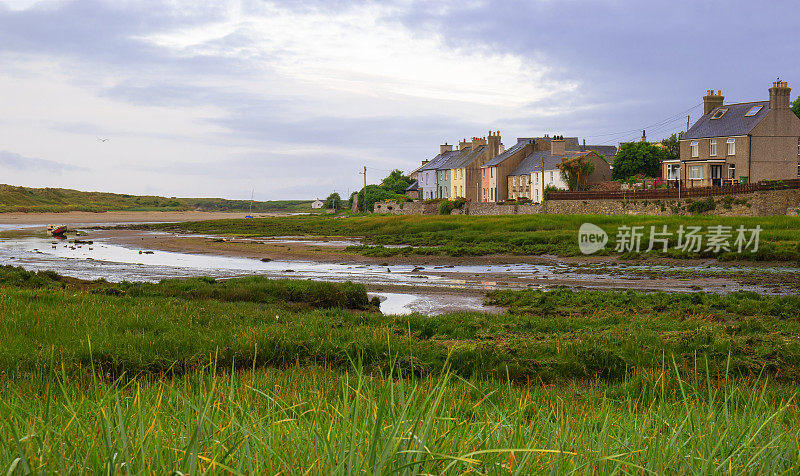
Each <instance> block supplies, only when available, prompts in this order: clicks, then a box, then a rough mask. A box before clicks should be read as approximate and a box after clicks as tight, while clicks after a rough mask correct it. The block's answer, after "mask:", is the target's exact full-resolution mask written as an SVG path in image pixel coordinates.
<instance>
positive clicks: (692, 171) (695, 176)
mask: <svg viewBox="0 0 800 476" xmlns="http://www.w3.org/2000/svg"><path fill="white" fill-rule="evenodd" d="M695 172H698V173H697V174H695ZM689 178H690V179H691V180H703V166H702V165H691V166H689Z"/></svg>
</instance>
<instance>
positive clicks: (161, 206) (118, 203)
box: [0, 184, 311, 213]
mask: <svg viewBox="0 0 800 476" xmlns="http://www.w3.org/2000/svg"><path fill="white" fill-rule="evenodd" d="M251 206H252V210H253V212H254V213H259V212H310V211H311V200H275V201H268V202H252V204H251V202H250V201H249V200H228V199H224V198H176V197H172V198H167V197H159V196H152V195H128V194H120V193H106V192H82V191H79V190H71V189H65V188H28V187H16V186H13V185H4V184H0V213H4V212H39V213H44V212H69V211H85V212H105V211H185V210H203V211H237V212H245V211H248V210H250V208H251Z"/></svg>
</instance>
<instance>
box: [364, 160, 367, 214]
mask: <svg viewBox="0 0 800 476" xmlns="http://www.w3.org/2000/svg"><path fill="white" fill-rule="evenodd" d="M364 213H367V166H366V165H365V166H364Z"/></svg>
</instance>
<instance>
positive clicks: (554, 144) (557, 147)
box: [550, 136, 567, 155]
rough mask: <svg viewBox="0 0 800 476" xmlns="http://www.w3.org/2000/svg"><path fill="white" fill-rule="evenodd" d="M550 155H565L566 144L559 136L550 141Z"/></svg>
mask: <svg viewBox="0 0 800 476" xmlns="http://www.w3.org/2000/svg"><path fill="white" fill-rule="evenodd" d="M550 153H551V154H553V155H564V154H566V153H567V142H566V141H565V140H564V139H562V138H561V137H560V136H553V139H552V140H551V141H550Z"/></svg>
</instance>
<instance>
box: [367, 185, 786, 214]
mask: <svg viewBox="0 0 800 476" xmlns="http://www.w3.org/2000/svg"><path fill="white" fill-rule="evenodd" d="M707 200H713V201H714V207H713V209H711V210H708V211H705V212H703V214H705V215H717V216H770V215H795V214H797V213H798V207H800V190H798V189H790V190H769V191H759V192H752V193H738V194H735V195H718V196H712V197H706V198H687V199H681V200H673V199H651V200H647V199H636V200H615V199H602V200H548V201H547V203H545V204H544V206H543V205H541V204H536V203H532V204H520V203H509V204H505V205H502V204H498V203H468V204H466V205H464V208H463V209H462V210H453V214H460V215H525V214H533V213H549V214H559V215H569V214H575V215H660V216H667V215H693V214H697V213H698V212H697V210H693V209H692V204H693V203H695V202H706V201H707ZM694 207H697V205H694ZM374 211H375V213H389V214H394V215H437V214H438V213H439V204H438V202H406V203H399V204H398V203H376V204H375V210H374Z"/></svg>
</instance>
